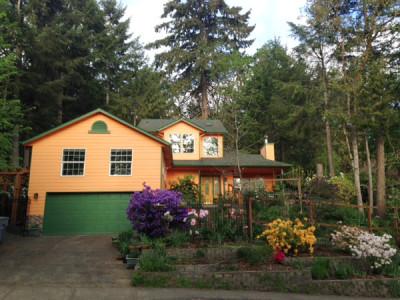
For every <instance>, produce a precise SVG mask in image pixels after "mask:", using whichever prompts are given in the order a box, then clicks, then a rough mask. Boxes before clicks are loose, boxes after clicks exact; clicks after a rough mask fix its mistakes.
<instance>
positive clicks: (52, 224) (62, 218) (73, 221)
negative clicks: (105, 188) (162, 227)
mask: <svg viewBox="0 0 400 300" xmlns="http://www.w3.org/2000/svg"><path fill="white" fill-rule="evenodd" d="M130 195H131V194H130V193H88V194H73V193H69V194H47V198H46V207H45V214H44V221H43V222H44V223H43V233H44V234H45V235H75V234H76V235H79V234H81V235H89V234H108V233H117V232H120V231H123V230H126V229H129V228H130V225H129V222H128V220H127V217H126V209H127V208H128V203H129V198H130Z"/></svg>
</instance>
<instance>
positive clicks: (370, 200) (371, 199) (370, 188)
mask: <svg viewBox="0 0 400 300" xmlns="http://www.w3.org/2000/svg"><path fill="white" fill-rule="evenodd" d="M365 153H366V154H367V168H368V203H369V209H370V211H371V212H373V209H374V189H373V183H372V167H371V155H370V153H369V145H368V137H367V136H365Z"/></svg>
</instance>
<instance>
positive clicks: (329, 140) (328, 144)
mask: <svg viewBox="0 0 400 300" xmlns="http://www.w3.org/2000/svg"><path fill="white" fill-rule="evenodd" d="M325 133H326V149H327V154H328V167H329V177H333V176H335V166H334V163H333V149H332V136H331V126H330V124H329V121H328V120H326V121H325Z"/></svg>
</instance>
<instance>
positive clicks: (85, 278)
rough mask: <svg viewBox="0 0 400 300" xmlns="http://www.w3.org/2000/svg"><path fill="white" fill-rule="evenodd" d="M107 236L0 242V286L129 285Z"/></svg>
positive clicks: (128, 275) (13, 238)
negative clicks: (0, 243)
mask: <svg viewBox="0 0 400 300" xmlns="http://www.w3.org/2000/svg"><path fill="white" fill-rule="evenodd" d="M117 256H118V252H117V250H116V249H115V248H113V247H112V245H111V237H110V236H71V237H21V236H15V235H10V234H8V235H7V237H6V241H5V242H4V243H3V244H2V245H0V285H24V286H36V287H37V286H44V285H46V286H55V285H62V286H63V287H129V286H130V278H131V275H132V272H131V271H129V270H127V269H126V268H125V267H124V265H123V264H122V263H121V261H118V260H116V257H117Z"/></svg>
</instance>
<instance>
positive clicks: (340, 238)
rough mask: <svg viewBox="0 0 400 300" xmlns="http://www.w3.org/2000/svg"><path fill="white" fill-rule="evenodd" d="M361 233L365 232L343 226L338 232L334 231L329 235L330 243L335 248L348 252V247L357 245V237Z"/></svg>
mask: <svg viewBox="0 0 400 300" xmlns="http://www.w3.org/2000/svg"><path fill="white" fill-rule="evenodd" d="M338 223H339V222H338ZM363 232H365V231H364V230H362V229H360V228H358V227H353V226H346V225H343V226H341V227H340V230H336V231H335V232H334V233H333V234H331V242H332V244H333V245H334V246H336V247H337V248H340V249H342V250H349V247H350V245H356V244H357V243H358V241H357V237H358V236H359V235H360V234H361V233H363Z"/></svg>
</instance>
